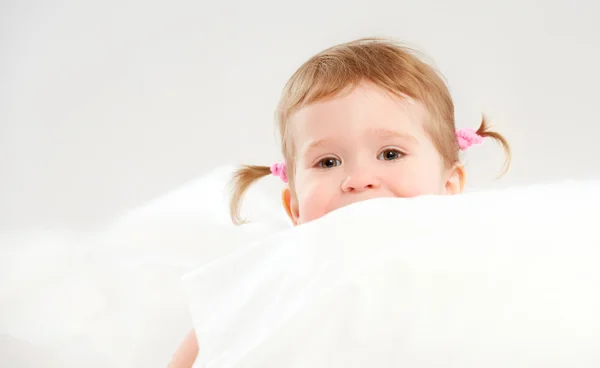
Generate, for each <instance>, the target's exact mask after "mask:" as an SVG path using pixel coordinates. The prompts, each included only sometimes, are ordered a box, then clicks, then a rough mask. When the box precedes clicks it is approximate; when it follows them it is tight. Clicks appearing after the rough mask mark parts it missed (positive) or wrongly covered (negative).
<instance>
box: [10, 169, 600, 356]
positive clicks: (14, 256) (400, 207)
mask: <svg viewBox="0 0 600 368" xmlns="http://www.w3.org/2000/svg"><path fill="white" fill-rule="evenodd" d="M230 173H231V168H221V169H219V170H216V171H215V172H213V173H210V174H209V175H207V176H206V177H203V178H201V179H199V180H198V181H195V182H193V183H190V185H188V186H185V187H183V188H181V189H179V190H177V191H174V192H173V193H169V194H168V195H166V196H164V197H163V198H160V199H158V200H156V201H153V202H152V203H149V204H148V205H147V206H142V207H140V208H139V209H137V210H135V211H133V212H131V213H129V214H127V215H126V216H124V217H122V218H119V219H116V220H115V222H114V223H113V224H112V226H110V227H109V228H107V229H104V230H102V231H100V232H97V233H93V234H89V233H81V232H77V231H73V230H70V229H54V230H52V231H31V232H28V233H26V234H23V233H15V234H0V244H1V247H0V252H1V254H0V362H2V364H1V365H2V366H7V367H154V366H159V367H164V366H166V364H167V362H168V361H169V359H170V357H171V354H172V353H173V351H174V350H175V347H176V346H177V345H178V344H179V342H180V340H181V338H182V337H183V336H184V335H185V334H186V333H187V331H188V330H189V329H190V328H191V327H192V325H193V324H194V325H196V326H197V328H198V335H199V338H200V342H201V345H202V348H201V356H200V358H201V361H199V362H198V365H197V366H201V365H202V364H203V363H208V364H207V366H211V367H215V366H219V367H220V366H232V365H235V366H239V367H249V366H254V367H269V366H278V367H282V366H311V367H319V366H331V367H335V366H344V367H352V366H362V367H364V366H392V365H393V366H398V365H400V363H403V364H404V365H406V366H412V367H434V366H443V367H453V366H454V367H459V366H460V367H469V366H487V367H494V366H499V365H501V363H506V365H505V366H529V367H531V366H535V364H533V363H532V364H529V365H528V364H527V363H531V362H534V361H539V359H541V358H545V359H546V360H545V363H544V364H538V365H537V366H543V367H552V366H569V367H572V366H578V367H589V366H593V365H594V364H596V366H598V364H597V363H598V353H597V352H596V350H597V349H596V348H595V347H596V346H598V345H600V340H599V336H600V334H599V332H598V331H599V326H598V318H597V317H596V316H595V313H596V310H598V309H599V307H600V305H599V304H598V295H599V294H600V292H598V285H599V282H600V280H599V277H598V275H599V273H598V271H597V270H596V268H595V266H596V265H597V264H598V261H599V259H598V254H597V252H596V248H597V246H598V244H600V242H599V235H598V231H597V227H598V224H599V223H600V221H599V220H598V219H599V208H600V205H599V195H600V194H599V192H600V187H599V183H598V182H590V183H565V184H561V185H557V186H538V187H533V188H524V189H518V190H511V191H508V192H494V193H487V194H486V193H478V194H470V195H466V196H464V197H455V198H444V199H440V198H422V199H415V200H398V201H372V202H365V203H362V204H357V205H355V206H351V207H347V208H345V209H342V210H340V211H338V212H336V213H332V214H331V215H330V216H327V217H326V218H324V219H322V221H317V222H314V223H312V224H308V225H306V226H302V227H300V228H296V229H291V230H287V229H289V225H288V224H287V222H286V221H285V219H284V217H283V216H284V213H283V211H282V210H281V208H280V207H279V206H278V204H277V203H276V202H277V198H278V196H274V195H273V193H274V192H273V190H276V189H277V188H272V187H271V188H269V187H268V185H269V181H267V183H265V185H263V184H262V183H260V185H258V186H257V187H255V188H254V189H253V192H252V193H251V195H250V196H249V197H248V202H247V204H248V207H247V209H248V210H250V213H251V214H254V216H252V217H251V219H253V220H255V221H254V222H252V223H251V224H250V225H248V226H244V227H242V228H234V227H233V226H231V225H228V224H227V217H226V216H227V211H226V207H225V204H226V198H227V192H226V191H225V190H222V189H224V188H225V184H226V182H227V180H228V178H229V175H230ZM272 182H273V181H271V183H272ZM219 188H221V191H219ZM432 209H435V210H434V211H431V210H432ZM476 210H479V211H484V214H478V213H476V212H475V211H476ZM263 215H270V217H267V218H266V221H260V219H262V218H263V217H262V216H263ZM341 230H344V231H341ZM517 231H523V232H522V233H518V232H517ZM483 232H485V233H486V234H487V235H485V236H483V235H482V233H483ZM274 233H275V235H273V236H271V234H274ZM521 234H524V235H521ZM253 241H256V242H254V243H252V242H253ZM250 243H252V244H250ZM206 262H210V263H209V265H210V266H208V267H204V268H201V269H199V268H198V267H199V266H200V265H203V264H206ZM186 274H187V276H186V277H185V278H184V282H182V280H181V277H182V275H186ZM186 293H187V295H186ZM190 306H191V311H192V316H190ZM192 317H193V319H192ZM290 344H291V345H290ZM511 359H512V360H511ZM515 362H516V364H511V363H515ZM565 362H568V364H567V363H565ZM234 363H235V364H234ZM554 363H555V364H554ZM592 363H594V364H592Z"/></svg>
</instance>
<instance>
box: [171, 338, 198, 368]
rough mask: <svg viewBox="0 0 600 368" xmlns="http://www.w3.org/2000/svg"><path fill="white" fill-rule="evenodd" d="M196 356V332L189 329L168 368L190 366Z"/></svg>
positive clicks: (185, 367)
mask: <svg viewBox="0 0 600 368" xmlns="http://www.w3.org/2000/svg"><path fill="white" fill-rule="evenodd" d="M197 356H198V340H196V332H195V331H194V330H191V331H190V332H189V333H188V334H187V335H186V336H185V339H183V341H182V342H181V344H180V345H179V347H178V348H177V351H176V352H175V354H173V358H171V362H170V363H169V366H168V368H192V366H193V365H194V362H195V361H196V357H197Z"/></svg>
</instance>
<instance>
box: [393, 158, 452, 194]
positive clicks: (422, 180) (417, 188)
mask: <svg viewBox="0 0 600 368" xmlns="http://www.w3.org/2000/svg"><path fill="white" fill-rule="evenodd" d="M424 167H428V168H432V167H433V166H425V165H415V166H414V167H412V168H405V169H408V170H402V171H404V172H403V173H399V174H398V175H397V176H396V177H403V178H404V180H388V183H390V184H389V185H390V187H392V188H393V190H392V191H393V192H394V194H395V195H396V196H397V197H404V198H410V197H417V196H421V195H430V194H443V193H444V183H443V175H442V173H441V170H436V169H433V170H431V169H430V170H422V169H421V168H424ZM390 179H391V178H390Z"/></svg>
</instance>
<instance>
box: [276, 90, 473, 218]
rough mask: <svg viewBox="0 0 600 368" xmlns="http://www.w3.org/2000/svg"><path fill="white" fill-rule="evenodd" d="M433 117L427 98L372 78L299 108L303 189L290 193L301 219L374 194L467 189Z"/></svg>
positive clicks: (296, 135) (298, 174)
mask: <svg viewBox="0 0 600 368" xmlns="http://www.w3.org/2000/svg"><path fill="white" fill-rule="evenodd" d="M426 118H427V111H426V109H425V108H424V106H423V105H422V104H421V103H419V102H416V101H413V100H412V99H410V98H408V97H407V98H404V99H400V98H398V97H396V96H393V95H391V94H389V93H387V92H386V91H384V90H382V89H381V88H379V87H377V86H374V85H372V84H361V85H359V86H358V87H357V88H355V89H354V90H353V91H352V92H351V93H349V94H345V95H341V96H339V97H337V98H334V99H330V100H327V101H324V102H318V103H314V104H310V105H308V106H306V107H304V108H302V109H301V110H299V111H298V112H296V113H295V114H294V115H293V117H292V120H291V122H290V123H291V129H292V131H291V133H292V136H291V139H293V144H294V147H295V149H296V152H295V153H296V163H295V173H294V182H295V189H296V196H295V197H293V196H291V193H290V190H289V189H286V190H285V191H284V193H283V201H284V206H285V208H286V210H287V212H288V215H289V216H290V218H291V220H292V222H293V223H294V225H298V224H302V223H305V222H308V221H312V220H315V219H317V218H319V217H321V216H323V215H325V214H327V213H329V212H331V211H333V210H336V209H338V208H340V207H343V206H346V205H349V204H351V203H355V202H359V201H363V200H367V199H372V198H380V197H401V198H404V197H415V196H419V195H426V194H457V193H460V192H462V188H463V184H464V170H463V167H462V166H460V165H456V166H455V167H452V168H449V169H447V168H446V167H445V165H444V162H443V159H442V157H441V155H440V154H439V152H438V150H437V149H436V148H435V146H434V144H433V142H432V141H431V139H430V138H429V137H428V135H427V134H426V132H425V130H424V128H423V122H424V121H425V119H426Z"/></svg>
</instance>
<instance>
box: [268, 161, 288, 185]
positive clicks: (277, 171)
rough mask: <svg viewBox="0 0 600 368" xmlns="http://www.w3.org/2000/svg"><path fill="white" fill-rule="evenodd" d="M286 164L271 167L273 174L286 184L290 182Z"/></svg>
mask: <svg viewBox="0 0 600 368" xmlns="http://www.w3.org/2000/svg"><path fill="white" fill-rule="evenodd" d="M285 171H286V166H285V162H282V163H277V164H273V165H271V174H273V175H275V176H279V177H280V178H281V180H282V181H283V182H284V183H287V182H288V179H287V175H286V172H285Z"/></svg>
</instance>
